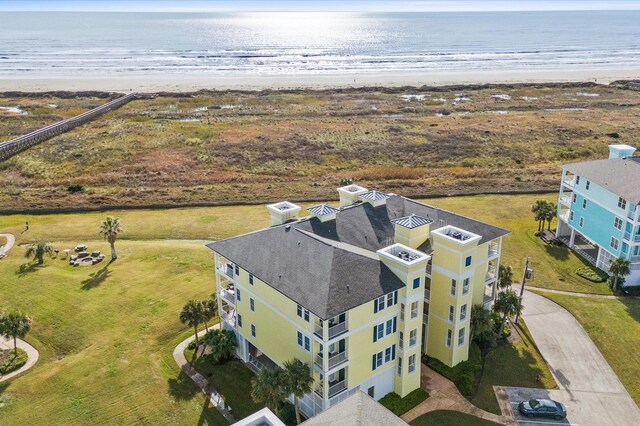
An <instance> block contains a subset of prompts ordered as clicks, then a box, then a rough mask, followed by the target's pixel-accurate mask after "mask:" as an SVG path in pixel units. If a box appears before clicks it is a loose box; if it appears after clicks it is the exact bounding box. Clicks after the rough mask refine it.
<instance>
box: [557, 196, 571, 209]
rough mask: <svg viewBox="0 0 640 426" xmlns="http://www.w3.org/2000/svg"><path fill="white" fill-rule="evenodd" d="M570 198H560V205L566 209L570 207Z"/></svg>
mask: <svg viewBox="0 0 640 426" xmlns="http://www.w3.org/2000/svg"><path fill="white" fill-rule="evenodd" d="M571 201H572V196H571V195H563V196H562V197H560V204H564V205H565V206H567V207H571Z"/></svg>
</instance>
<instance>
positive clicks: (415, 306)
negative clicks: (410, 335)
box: [411, 302, 418, 319]
mask: <svg viewBox="0 0 640 426" xmlns="http://www.w3.org/2000/svg"><path fill="white" fill-rule="evenodd" d="M417 317H418V302H413V303H412V304H411V319H414V318H417Z"/></svg>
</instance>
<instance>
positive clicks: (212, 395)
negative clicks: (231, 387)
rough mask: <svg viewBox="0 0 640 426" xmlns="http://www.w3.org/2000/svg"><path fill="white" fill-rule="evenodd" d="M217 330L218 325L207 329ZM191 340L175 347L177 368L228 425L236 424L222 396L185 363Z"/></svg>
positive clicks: (202, 332) (187, 362)
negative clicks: (203, 395) (191, 381)
mask: <svg viewBox="0 0 640 426" xmlns="http://www.w3.org/2000/svg"><path fill="white" fill-rule="evenodd" d="M218 328H220V324H216V325H214V326H212V327H209V329H210V330H212V329H218ZM206 333H207V330H202V331H200V332H198V337H201V336H204V335H205V334H206ZM193 340H195V336H191V337H189V338H188V339H186V340H185V341H183V342H182V343H180V344H179V345H178V346H176V348H175V349H174V350H173V359H174V360H175V361H176V363H177V364H178V367H180V369H181V370H182V371H184V373H185V374H186V375H187V376H189V377H190V378H191V380H193V381H194V382H195V384H196V385H197V386H198V387H199V388H200V389H201V390H202V392H204V394H205V395H206V396H207V398H209V401H211V404H213V406H214V407H216V408H217V409H218V411H220V413H221V414H222V415H223V416H224V417H225V418H226V419H227V420H228V421H229V423H231V424H233V423H235V422H236V420H235V419H234V417H233V416H232V415H231V413H230V412H229V411H228V410H227V409H226V404H225V402H224V399H222V396H220V394H219V393H218V392H216V390H215V389H214V388H213V387H211V385H209V382H208V381H207V379H206V378H205V377H204V376H203V375H202V374H200V373H198V372H197V371H196V369H195V368H193V367H192V366H191V364H190V363H189V361H187V359H186V358H185V357H184V350H185V349H186V348H187V346H189V343H191V342H192V341H193Z"/></svg>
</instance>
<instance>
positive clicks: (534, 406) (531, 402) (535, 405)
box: [529, 399, 540, 408]
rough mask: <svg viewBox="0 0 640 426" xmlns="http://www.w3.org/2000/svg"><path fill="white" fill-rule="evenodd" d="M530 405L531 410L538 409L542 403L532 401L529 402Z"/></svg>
mask: <svg viewBox="0 0 640 426" xmlns="http://www.w3.org/2000/svg"><path fill="white" fill-rule="evenodd" d="M529 405H530V406H531V408H536V407H537V406H538V405H540V401H538V400H537V399H531V400H529Z"/></svg>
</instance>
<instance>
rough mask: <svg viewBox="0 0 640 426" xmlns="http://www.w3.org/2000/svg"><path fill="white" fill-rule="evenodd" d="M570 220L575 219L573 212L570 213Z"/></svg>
mask: <svg viewBox="0 0 640 426" xmlns="http://www.w3.org/2000/svg"><path fill="white" fill-rule="evenodd" d="M569 220H573V212H570V213H569Z"/></svg>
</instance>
